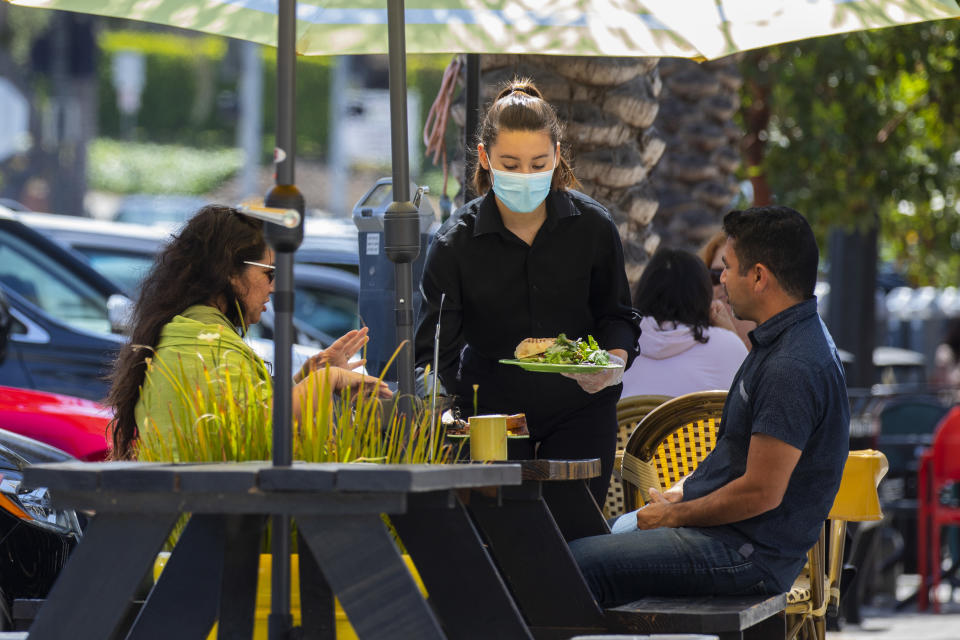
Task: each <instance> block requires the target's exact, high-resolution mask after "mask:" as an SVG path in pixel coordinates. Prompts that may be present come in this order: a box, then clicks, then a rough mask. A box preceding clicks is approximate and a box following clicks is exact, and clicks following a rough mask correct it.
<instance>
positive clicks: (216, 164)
mask: <svg viewBox="0 0 960 640" xmlns="http://www.w3.org/2000/svg"><path fill="white" fill-rule="evenodd" d="M242 165H243V153H242V151H240V150H239V149H234V148H220V149H209V150H207V149H196V148H191V147H184V146H179V145H159V144H142V143H132V142H121V141H117V140H109V139H105V138H99V139H97V140H94V141H93V142H92V143H91V144H90V146H89V154H88V164H87V167H88V169H87V178H88V180H89V186H90V188H92V189H97V190H101V191H112V192H114V193H186V194H195V195H200V194H204V193H207V192H209V191H211V190H212V189H214V188H216V187H217V186H219V185H220V184H221V183H222V182H223V181H224V180H226V179H227V178H229V177H230V176H231V175H233V174H234V173H235V172H236V171H237V170H238V169H240V167H241V166H242Z"/></svg>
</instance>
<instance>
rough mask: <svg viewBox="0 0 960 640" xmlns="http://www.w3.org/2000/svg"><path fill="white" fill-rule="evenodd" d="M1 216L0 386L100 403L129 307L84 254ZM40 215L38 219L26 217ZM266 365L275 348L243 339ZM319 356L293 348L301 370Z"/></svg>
mask: <svg viewBox="0 0 960 640" xmlns="http://www.w3.org/2000/svg"><path fill="white" fill-rule="evenodd" d="M16 215H17V214H13V213H11V212H9V211H7V210H3V209H0V288H2V289H3V290H4V292H5V293H6V294H7V298H8V301H9V305H10V313H11V316H12V318H13V331H12V333H11V336H10V345H9V349H10V352H11V357H9V358H7V359H6V361H5V362H3V363H0V385H6V386H11V387H21V388H28V389H38V390H41V391H49V392H52V393H62V394H66V395H71V396H79V397H81V398H89V399H92V400H100V399H102V398H103V397H104V396H105V395H106V393H107V382H106V378H105V376H106V374H107V373H108V371H109V367H110V366H111V363H112V361H113V359H114V358H115V354H116V352H117V351H118V350H119V348H120V346H121V345H122V344H123V342H124V341H125V340H126V337H125V336H123V335H122V332H123V330H124V329H125V326H126V322H127V318H128V316H129V312H130V307H131V304H132V303H131V301H130V299H129V298H128V297H127V296H126V295H125V294H124V291H123V289H122V288H121V287H120V286H119V285H118V284H116V283H114V282H113V281H112V280H110V279H108V278H106V277H104V276H103V275H101V274H100V273H99V272H97V270H96V269H94V268H93V267H92V266H91V265H90V264H89V263H88V262H87V260H86V259H84V258H83V257H82V255H80V254H78V253H76V252H74V251H71V250H69V249H66V248H64V247H63V246H62V245H60V244H57V243H55V242H53V241H52V240H50V239H48V238H47V237H45V236H44V235H43V234H41V233H40V232H38V231H36V230H34V229H32V228H29V227H28V226H27V225H25V224H23V223H22V222H20V221H19V220H17V219H16V217H15V216H16ZM31 215H43V214H31ZM246 340H247V343H248V344H249V345H250V346H251V347H252V348H253V349H254V350H255V351H256V352H257V353H258V355H260V357H261V358H263V359H264V360H266V361H268V362H269V361H272V360H273V343H272V342H271V341H269V340H264V339H260V338H257V337H253V336H251V337H248V338H247V339H246ZM316 351H317V349H316V347H314V346H305V345H300V344H297V345H294V353H293V365H294V367H295V368H296V367H299V366H301V365H302V364H303V362H304V361H305V360H306V358H308V357H309V356H310V355H312V354H313V353H316Z"/></svg>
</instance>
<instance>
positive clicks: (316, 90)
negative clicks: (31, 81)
mask: <svg viewBox="0 0 960 640" xmlns="http://www.w3.org/2000/svg"><path fill="white" fill-rule="evenodd" d="M229 42H231V41H229V40H227V39H226V38H219V37H216V36H207V35H198V36H182V35H176V34H171V33H168V32H155V31H104V32H102V33H101V34H100V36H99V45H100V50H101V56H100V59H99V78H100V81H99V96H100V107H99V109H100V112H99V131H100V134H101V135H104V136H107V137H112V138H119V137H122V135H123V133H124V132H123V130H122V122H121V118H120V114H119V112H118V110H117V104H116V102H117V101H116V95H115V91H114V88H113V83H112V77H111V76H112V63H113V62H112V61H113V55H114V54H115V53H116V52H118V51H122V50H136V51H141V52H143V53H144V55H145V56H146V76H147V77H146V86H145V87H144V92H143V95H142V97H141V109H140V112H139V114H138V115H137V123H136V125H137V128H136V137H137V138H138V139H141V140H146V139H149V140H150V141H151V142H160V143H169V144H187V145H190V146H196V147H207V146H213V147H227V146H233V145H234V144H235V138H236V133H235V125H236V122H235V119H234V118H233V117H232V114H229V113H224V112H223V111H222V110H220V109H218V108H217V98H218V96H221V95H228V94H229V93H230V92H234V91H235V90H236V88H237V80H238V77H237V76H238V73H239V69H238V68H237V66H238V65H237V64H236V63H235V61H234V60H235V56H231V55H229V45H228V43H229ZM261 51H262V52H263V59H264V65H263V69H264V79H263V80H264V82H263V96H264V99H263V115H264V119H263V127H264V128H263V138H264V141H263V153H264V158H265V159H268V158H269V157H270V156H271V154H272V150H273V146H274V136H275V130H276V124H275V122H276V97H275V96H276V50H275V49H273V48H271V47H263V48H262V49H261ZM449 60H450V56H448V55H434V56H409V57H408V59H407V82H408V86H409V88H410V90H416V91H418V92H419V93H420V98H421V99H420V104H421V114H420V122H421V123H423V122H424V121H425V119H426V114H427V112H428V111H429V109H430V105H431V104H432V103H433V100H434V98H435V97H436V94H437V91H438V90H439V88H440V82H441V79H442V76H443V70H444V68H445V67H446V65H447V63H448V62H449ZM335 61H336V59H335V58H334V57H329V56H311V57H298V58H297V63H296V65H297V71H296V72H297V98H296V109H297V155H298V156H300V157H305V158H322V157H323V156H324V155H326V153H327V141H328V129H329V99H330V89H329V87H330V81H331V77H332V72H333V65H334V64H335ZM417 137H418V138H419V136H417ZM413 152H414V153H423V147H422V144H419V145H418V148H417V149H414V150H413ZM427 162H428V163H429V161H427ZM424 168H425V169H426V168H427V165H424Z"/></svg>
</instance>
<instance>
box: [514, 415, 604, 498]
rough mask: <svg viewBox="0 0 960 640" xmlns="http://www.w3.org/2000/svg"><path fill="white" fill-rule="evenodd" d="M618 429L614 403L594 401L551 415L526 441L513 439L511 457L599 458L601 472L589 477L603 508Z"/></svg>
mask: <svg viewBox="0 0 960 640" xmlns="http://www.w3.org/2000/svg"><path fill="white" fill-rule="evenodd" d="M618 429H619V425H618V424H617V405H616V403H615V402H614V403H610V402H598V403H594V404H591V405H588V406H586V407H583V408H581V409H578V410H577V411H574V412H571V413H569V414H566V415H564V416H563V417H562V418H559V419H558V418H554V419H553V420H551V422H550V424H549V425H548V426H547V428H545V429H536V428H534V429H533V430H531V434H530V439H529V440H526V441H515V442H512V443H511V446H510V457H511V458H513V459H514V460H529V459H533V458H541V459H544V460H587V459H590V458H600V475H599V476H597V477H596V478H592V479H591V480H590V493H592V494H593V497H594V499H595V500H596V501H597V504H598V505H600V506H601V507H602V506H603V503H604V502H605V501H606V499H607V488H608V487H609V486H610V474H611V473H613V459H614V456H615V454H616V448H617V431H618Z"/></svg>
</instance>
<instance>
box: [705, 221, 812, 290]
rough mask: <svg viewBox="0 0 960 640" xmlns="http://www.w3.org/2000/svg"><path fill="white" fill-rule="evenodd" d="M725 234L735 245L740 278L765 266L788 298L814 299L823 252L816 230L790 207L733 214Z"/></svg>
mask: <svg viewBox="0 0 960 640" xmlns="http://www.w3.org/2000/svg"><path fill="white" fill-rule="evenodd" d="M723 231H724V232H725V233H726V234H727V236H728V237H730V238H732V239H733V241H734V245H733V248H734V251H736V254H737V260H738V261H739V262H740V275H745V274H746V273H747V271H748V270H750V269H751V268H752V267H753V266H754V265H756V264H762V265H764V266H765V267H767V268H768V269H769V270H770V272H771V273H772V274H773V275H774V277H775V278H776V279H777V282H779V283H780V286H781V287H782V288H783V290H784V291H785V292H786V293H787V294H788V295H791V296H793V297H795V298H799V299H801V300H806V299H808V298H812V297H813V288H814V286H816V284H817V263H818V261H819V259H820V251H819V250H818V249H817V241H816V239H815V238H814V237H813V229H811V228H810V224H809V223H808V222H807V220H806V218H804V217H803V216H802V215H800V213H799V212H798V211H795V210H793V209H791V208H790V207H782V206H775V207H774V206H771V207H754V208H752V209H745V210H743V211H731V212H730V213H728V214H727V215H726V216H724V218H723Z"/></svg>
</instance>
